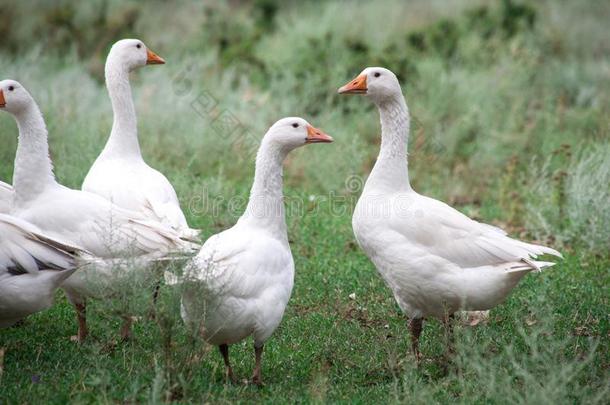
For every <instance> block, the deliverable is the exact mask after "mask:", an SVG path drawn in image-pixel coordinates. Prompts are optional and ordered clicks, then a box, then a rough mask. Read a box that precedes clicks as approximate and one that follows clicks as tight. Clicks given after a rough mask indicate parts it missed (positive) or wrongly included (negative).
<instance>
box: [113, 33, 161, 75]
mask: <svg viewBox="0 0 610 405" xmlns="http://www.w3.org/2000/svg"><path fill="white" fill-rule="evenodd" d="M164 63H165V60H163V58H162V57H160V56H159V55H157V54H156V53H154V52H153V51H151V50H150V49H148V48H147V47H146V45H144V42H142V41H140V40H139V39H121V40H120V41H118V42H116V43H115V44H114V45H112V48H111V49H110V52H109V53H108V58H107V59H106V66H107V67H108V66H109V65H113V66H116V65H118V66H120V67H122V68H123V69H124V70H126V71H128V72H131V71H132V70H134V69H136V68H139V67H141V66H144V65H162V64H164Z"/></svg>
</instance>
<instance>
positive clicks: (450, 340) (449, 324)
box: [443, 314, 455, 356]
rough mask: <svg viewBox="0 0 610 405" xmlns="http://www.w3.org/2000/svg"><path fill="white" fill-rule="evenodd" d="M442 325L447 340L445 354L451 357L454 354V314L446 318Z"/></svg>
mask: <svg viewBox="0 0 610 405" xmlns="http://www.w3.org/2000/svg"><path fill="white" fill-rule="evenodd" d="M443 323H444V324H445V335H446V338H447V352H448V354H449V355H450V356H451V355H453V354H454V353H455V334H454V333H453V327H454V325H455V314H451V315H449V316H447V317H446V318H445V319H444V320H443Z"/></svg>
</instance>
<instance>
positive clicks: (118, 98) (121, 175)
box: [82, 39, 199, 238]
mask: <svg viewBox="0 0 610 405" xmlns="http://www.w3.org/2000/svg"><path fill="white" fill-rule="evenodd" d="M163 63H165V61H164V60H163V59H162V58H161V57H159V56H158V55H156V54H155V53H154V52H152V51H151V50H150V49H148V48H147V47H146V45H144V43H143V42H142V41H140V40H138V39H123V40H120V41H118V42H117V43H115V44H114V45H113V46H112V49H111V50H110V53H109V54H108V58H107V59H106V68H105V74H106V87H107V89H108V94H109V95H110V101H111V102H112V111H113V113H114V122H113V123H112V130H111V132H110V137H109V138H108V142H107V143H106V146H105V147H104V149H103V150H102V152H101V153H100V155H99V156H98V158H97V159H96V160H95V162H94V163H93V166H92V167H91V169H90V170H89V173H88V174H87V176H86V177H85V180H84V182H83V186H82V189H83V190H84V191H89V192H91V193H95V194H99V195H101V196H102V197H104V198H106V199H107V200H110V201H112V202H113V203H114V204H116V205H118V206H119V207H123V208H126V209H129V210H133V211H138V212H142V213H144V214H145V215H146V217H148V218H151V219H154V220H156V221H160V222H162V223H164V224H166V225H168V226H171V227H172V228H174V230H176V231H178V232H179V233H180V234H181V235H183V236H186V237H193V238H194V237H196V236H198V234H199V232H198V231H196V230H194V229H190V228H189V226H188V224H187V222H186V218H185V217H184V214H183V213H182V210H181V209H180V203H179V202H178V197H177V195H176V191H175V190H174V188H173V187H172V185H171V184H170V182H169V181H168V180H167V178H166V177H165V176H164V175H163V174H162V173H160V172H159V171H157V170H155V169H153V168H152V167H150V166H149V165H147V164H146V162H145V161H144V159H143V158H142V153H141V152H140V145H139V143H138V128H137V118H136V111H135V107H134V104H133V98H132V95H131V86H130V85H129V72H131V71H132V70H134V69H136V68H138V67H140V66H144V65H151V64H163Z"/></svg>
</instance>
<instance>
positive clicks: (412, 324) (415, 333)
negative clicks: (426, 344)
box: [409, 318, 424, 365]
mask: <svg viewBox="0 0 610 405" xmlns="http://www.w3.org/2000/svg"><path fill="white" fill-rule="evenodd" d="M423 324H424V319H423V318H413V319H411V320H410V321H409V330H410V331H411V349H412V350H413V355H414V356H415V360H416V361H417V364H418V365H419V363H420V361H421V357H422V356H421V353H420V351H419V336H420V335H421V331H422V329H423Z"/></svg>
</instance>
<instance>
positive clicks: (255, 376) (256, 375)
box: [252, 345, 264, 386]
mask: <svg viewBox="0 0 610 405" xmlns="http://www.w3.org/2000/svg"><path fill="white" fill-rule="evenodd" d="M263 347H264V346H263V345H261V346H260V347H257V346H256V345H254V357H255V359H256V363H255V365H254V372H253V373H252V384H256V385H258V386H261V385H263V378H262V376H261V358H262V357H263Z"/></svg>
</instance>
